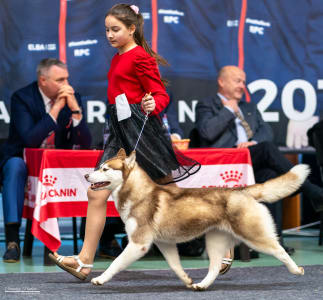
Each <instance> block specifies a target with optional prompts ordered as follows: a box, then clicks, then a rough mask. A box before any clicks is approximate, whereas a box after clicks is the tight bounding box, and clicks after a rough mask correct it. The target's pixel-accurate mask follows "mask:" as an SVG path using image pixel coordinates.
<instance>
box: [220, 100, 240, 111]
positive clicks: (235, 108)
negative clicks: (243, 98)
mask: <svg viewBox="0 0 323 300" xmlns="http://www.w3.org/2000/svg"><path fill="white" fill-rule="evenodd" d="M238 103H239V102H238V101H237V100H227V101H225V100H222V104H223V105H224V106H227V107H230V108H231V109H232V110H233V111H234V112H235V113H236V112H238V111H239V106H238Z"/></svg>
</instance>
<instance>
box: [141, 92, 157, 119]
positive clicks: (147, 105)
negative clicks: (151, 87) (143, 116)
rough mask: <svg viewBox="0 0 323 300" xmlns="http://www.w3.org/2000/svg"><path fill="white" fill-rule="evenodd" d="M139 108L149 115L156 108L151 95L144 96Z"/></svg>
mask: <svg viewBox="0 0 323 300" xmlns="http://www.w3.org/2000/svg"><path fill="white" fill-rule="evenodd" d="M141 107H142V109H143V110H144V112H145V113H148V114H149V113H151V112H152V111H154V109H155V108H156V102H155V99H154V97H153V96H152V95H151V93H149V94H146V95H145V96H144V97H143V98H142V101H141Z"/></svg>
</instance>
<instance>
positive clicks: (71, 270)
mask: <svg viewBox="0 0 323 300" xmlns="http://www.w3.org/2000/svg"><path fill="white" fill-rule="evenodd" d="M48 256H49V258H50V259H51V260H52V261H53V262H54V263H55V264H56V265H57V266H58V267H60V268H61V269H63V270H64V271H66V272H68V273H70V274H72V275H73V276H75V277H76V278H78V279H80V280H85V279H86V278H87V275H85V274H83V273H82V272H81V270H82V268H93V265H90V264H84V263H82V261H81V260H80V258H79V257H78V255H73V256H63V255H58V256H55V255H54V254H52V253H49V254H48ZM65 257H73V258H74V259H75V260H76V262H77V263H78V265H79V266H78V268H77V269H75V268H72V267H69V266H68V265H66V264H64V263H63V260H64V258H65Z"/></svg>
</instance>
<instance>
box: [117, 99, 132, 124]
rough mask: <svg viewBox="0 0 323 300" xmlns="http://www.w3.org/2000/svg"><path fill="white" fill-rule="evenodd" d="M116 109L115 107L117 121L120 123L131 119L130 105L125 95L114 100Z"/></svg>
mask: <svg viewBox="0 0 323 300" xmlns="http://www.w3.org/2000/svg"><path fill="white" fill-rule="evenodd" d="M115 100H116V107H117V117H118V121H119V122H120V121H122V120H125V119H128V118H130V117H131V110H130V105H129V103H128V99H127V97H126V94H125V93H123V94H120V95H118V96H117V97H116V98H115Z"/></svg>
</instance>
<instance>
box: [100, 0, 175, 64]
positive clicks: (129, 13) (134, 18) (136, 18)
mask: <svg viewBox="0 0 323 300" xmlns="http://www.w3.org/2000/svg"><path fill="white" fill-rule="evenodd" d="M130 6H131V5H130V4H123V3H121V4H116V5H114V6H112V7H111V8H110V10H109V11H108V12H107V14H106V15H105V17H107V16H113V17H115V18H116V19H118V20H119V21H120V22H122V23H123V24H124V25H125V26H126V27H127V28H129V27H130V26H131V25H132V24H134V25H135V26H136V31H135V33H134V35H133V37H134V40H135V42H136V44H137V45H139V46H141V47H143V48H144V49H145V50H146V52H147V53H148V54H149V55H150V56H152V57H154V58H155V59H156V61H157V64H159V65H163V66H168V65H169V64H168V62H167V60H166V59H164V58H163V57H161V56H160V55H159V54H158V53H156V52H155V51H153V50H152V49H151V47H150V46H149V45H148V43H147V41H146V40H145V37H144V18H143V17H142V14H141V13H140V12H138V14H136V13H135V11H134V10H133V9H132V8H131V7H130Z"/></svg>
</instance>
